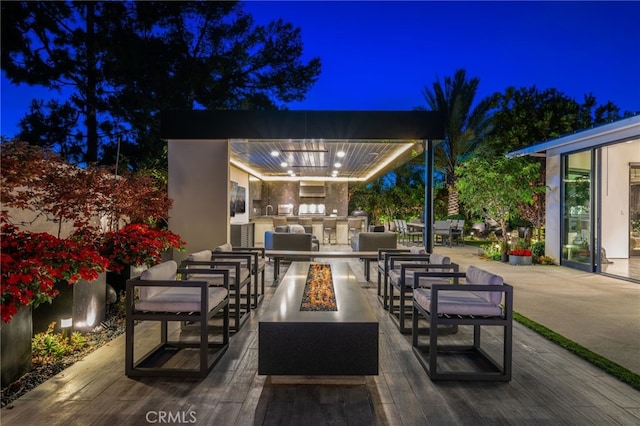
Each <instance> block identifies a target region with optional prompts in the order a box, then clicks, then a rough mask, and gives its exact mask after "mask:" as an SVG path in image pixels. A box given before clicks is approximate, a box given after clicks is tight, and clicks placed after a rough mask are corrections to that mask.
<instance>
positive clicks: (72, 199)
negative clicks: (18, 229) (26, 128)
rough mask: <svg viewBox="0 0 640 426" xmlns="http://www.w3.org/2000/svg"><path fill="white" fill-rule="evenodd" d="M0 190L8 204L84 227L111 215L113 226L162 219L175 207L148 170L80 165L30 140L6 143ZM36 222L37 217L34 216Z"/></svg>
mask: <svg viewBox="0 0 640 426" xmlns="http://www.w3.org/2000/svg"><path fill="white" fill-rule="evenodd" d="M1 154H2V159H1V161H2V170H1V174H0V184H1V186H0V188H1V193H0V195H1V196H2V201H3V204H4V205H5V206H7V207H14V208H18V209H24V210H31V211H33V212H35V215H36V218H37V217H38V216H44V217H46V218H47V220H49V221H52V222H55V223H57V224H58V237H59V236H60V229H61V227H62V224H63V223H64V222H70V223H71V224H73V225H74V226H75V227H83V226H86V225H87V224H89V223H90V221H91V220H92V219H97V218H106V220H107V223H108V229H109V230H116V229H119V228H120V226H121V225H123V224H126V223H130V222H149V221H151V222H160V221H163V220H165V221H166V219H167V217H168V212H169V209H170V208H171V204H172V202H171V199H170V198H169V196H168V193H167V188H166V185H165V184H163V183H161V182H159V181H158V180H156V179H153V178H152V177H151V176H150V175H148V174H145V173H133V172H129V173H125V174H124V175H122V176H115V175H113V174H112V173H109V172H108V171H107V170H106V169H105V168H98V167H93V166H88V167H86V168H80V167H75V166H72V165H69V164H66V163H65V162H64V161H63V160H62V159H61V158H60V157H59V156H58V155H57V154H56V153H54V152H51V151H49V150H46V149H42V148H40V147H34V146H31V145H29V144H27V143H25V142H10V143H5V144H3V145H2V152H1ZM34 220H35V218H34Z"/></svg>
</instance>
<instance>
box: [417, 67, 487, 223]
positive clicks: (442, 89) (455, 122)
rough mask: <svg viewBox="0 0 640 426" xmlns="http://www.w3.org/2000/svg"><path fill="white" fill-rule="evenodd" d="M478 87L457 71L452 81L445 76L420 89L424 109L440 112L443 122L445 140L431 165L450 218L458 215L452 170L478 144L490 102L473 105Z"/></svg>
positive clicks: (461, 71) (436, 151) (477, 80)
mask: <svg viewBox="0 0 640 426" xmlns="http://www.w3.org/2000/svg"><path fill="white" fill-rule="evenodd" d="M479 84H480V80H479V79H478V78H475V77H474V78H467V73H466V71H465V70H464V69H459V70H457V71H456V72H455V74H454V76H453V78H451V77H445V79H444V82H441V81H440V79H439V78H437V79H436V81H435V82H434V83H433V85H432V87H431V88H429V87H426V86H425V88H424V90H423V96H424V98H425V100H426V102H427V106H428V107H429V108H430V109H431V110H433V111H439V112H441V113H442V114H443V116H444V120H445V138H444V140H443V141H442V142H441V143H439V144H438V145H436V148H435V152H434V166H435V168H436V169H438V170H440V171H441V172H442V173H443V174H444V177H445V181H446V186H447V189H448V192H449V201H448V214H450V215H454V214H458V212H459V205H458V197H457V192H456V187H455V181H456V169H457V167H458V166H459V165H460V163H461V162H462V161H464V159H466V158H467V157H468V156H469V155H470V154H471V153H472V152H473V151H474V149H475V148H476V147H477V146H478V144H479V143H480V142H481V141H482V138H483V135H484V133H485V130H486V123H487V118H488V116H487V114H488V112H489V110H490V108H491V105H492V102H493V100H492V98H487V99H484V100H481V101H480V102H479V103H478V104H477V105H475V106H474V102H475V101H476V99H475V97H476V93H477V91H478V86H479Z"/></svg>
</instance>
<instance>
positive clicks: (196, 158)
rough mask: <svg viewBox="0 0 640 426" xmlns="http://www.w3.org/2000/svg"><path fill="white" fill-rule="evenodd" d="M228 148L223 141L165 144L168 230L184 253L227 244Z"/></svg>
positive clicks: (178, 257)
mask: <svg viewBox="0 0 640 426" xmlns="http://www.w3.org/2000/svg"><path fill="white" fill-rule="evenodd" d="M229 168H230V166H229V144H228V141H227V140H169V197H170V198H171V199H173V208H172V209H171V211H170V212H169V216H170V218H169V229H170V230H172V231H174V232H176V233H178V234H180V236H181V237H182V239H183V240H185V241H186V243H187V247H186V253H181V252H178V251H175V252H174V253H173V258H174V259H175V260H176V261H178V262H180V261H181V260H183V259H185V258H186V256H187V254H188V253H190V252H194V251H199V250H205V249H211V248H213V247H215V246H217V245H220V244H224V243H226V242H227V241H229V219H230V218H229V180H230V169H229Z"/></svg>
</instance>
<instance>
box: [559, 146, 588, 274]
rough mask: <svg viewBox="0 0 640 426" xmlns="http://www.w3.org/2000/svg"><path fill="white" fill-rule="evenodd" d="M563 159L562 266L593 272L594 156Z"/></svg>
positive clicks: (572, 156)
mask: <svg viewBox="0 0 640 426" xmlns="http://www.w3.org/2000/svg"><path fill="white" fill-rule="evenodd" d="M563 160H564V161H563V172H562V173H563V184H562V194H563V195H562V197H563V200H562V202H563V206H564V208H563V218H562V219H563V220H562V260H561V263H562V264H566V265H567V266H572V267H575V268H578V269H583V270H586V271H589V272H593V264H594V261H593V260H594V234H593V220H592V218H593V195H594V194H593V185H592V182H593V176H594V174H593V169H594V165H593V164H594V161H593V153H592V151H582V152H577V153H572V154H567V155H564V156H563ZM569 264H570V265H569Z"/></svg>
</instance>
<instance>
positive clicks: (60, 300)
mask: <svg viewBox="0 0 640 426" xmlns="http://www.w3.org/2000/svg"><path fill="white" fill-rule="evenodd" d="M56 288H57V289H58V291H60V294H58V296H56V297H54V298H53V301H52V302H51V303H50V304H49V303H43V304H41V305H40V306H38V307H37V308H35V309H34V310H33V333H34V334H35V333H40V332H43V331H46V330H47V327H48V326H49V324H50V323H51V322H53V321H55V322H56V326H55V328H54V332H57V333H58V332H60V331H61V328H60V320H61V319H63V318H72V319H73V326H72V329H73V331H79V332H81V333H86V332H88V331H90V330H92V329H93V328H94V327H95V326H97V325H98V324H100V323H101V322H102V321H104V319H105V316H106V310H107V303H106V300H107V299H106V298H107V280H106V274H100V276H99V277H98V279H97V280H95V281H91V282H88V281H86V280H80V281H78V282H76V283H75V284H74V285H71V286H70V285H67V284H66V283H58V284H56Z"/></svg>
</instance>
